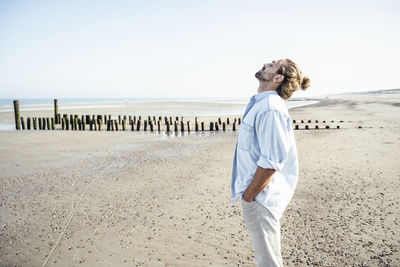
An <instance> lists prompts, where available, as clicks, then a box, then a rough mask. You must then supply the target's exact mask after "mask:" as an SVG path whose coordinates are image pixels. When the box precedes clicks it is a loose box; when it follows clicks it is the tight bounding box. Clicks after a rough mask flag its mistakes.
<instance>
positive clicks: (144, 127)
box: [143, 120, 147, 131]
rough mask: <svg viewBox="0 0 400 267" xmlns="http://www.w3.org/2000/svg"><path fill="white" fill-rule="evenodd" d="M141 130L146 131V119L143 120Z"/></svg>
mask: <svg viewBox="0 0 400 267" xmlns="http://www.w3.org/2000/svg"><path fill="white" fill-rule="evenodd" d="M143 131H147V120H144V124H143Z"/></svg>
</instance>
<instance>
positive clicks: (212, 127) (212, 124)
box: [210, 122, 214, 131]
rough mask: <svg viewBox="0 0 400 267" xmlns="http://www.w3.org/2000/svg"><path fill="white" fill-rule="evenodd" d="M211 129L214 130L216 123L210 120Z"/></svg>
mask: <svg viewBox="0 0 400 267" xmlns="http://www.w3.org/2000/svg"><path fill="white" fill-rule="evenodd" d="M210 131H214V123H213V122H210Z"/></svg>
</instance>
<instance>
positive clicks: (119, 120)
mask: <svg viewBox="0 0 400 267" xmlns="http://www.w3.org/2000/svg"><path fill="white" fill-rule="evenodd" d="M118 124H120V125H121V115H118Z"/></svg>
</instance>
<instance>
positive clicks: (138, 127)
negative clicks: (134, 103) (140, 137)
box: [136, 120, 140, 131]
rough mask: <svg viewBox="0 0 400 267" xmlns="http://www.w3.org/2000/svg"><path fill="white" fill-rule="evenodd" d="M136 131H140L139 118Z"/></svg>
mask: <svg viewBox="0 0 400 267" xmlns="http://www.w3.org/2000/svg"><path fill="white" fill-rule="evenodd" d="M136 131H140V120H138V121H137V125H136Z"/></svg>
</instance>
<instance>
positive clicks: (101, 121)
mask: <svg viewBox="0 0 400 267" xmlns="http://www.w3.org/2000/svg"><path fill="white" fill-rule="evenodd" d="M97 122H98V127H97V129H98V130H99V131H101V125H102V124H103V120H102V119H97Z"/></svg>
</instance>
